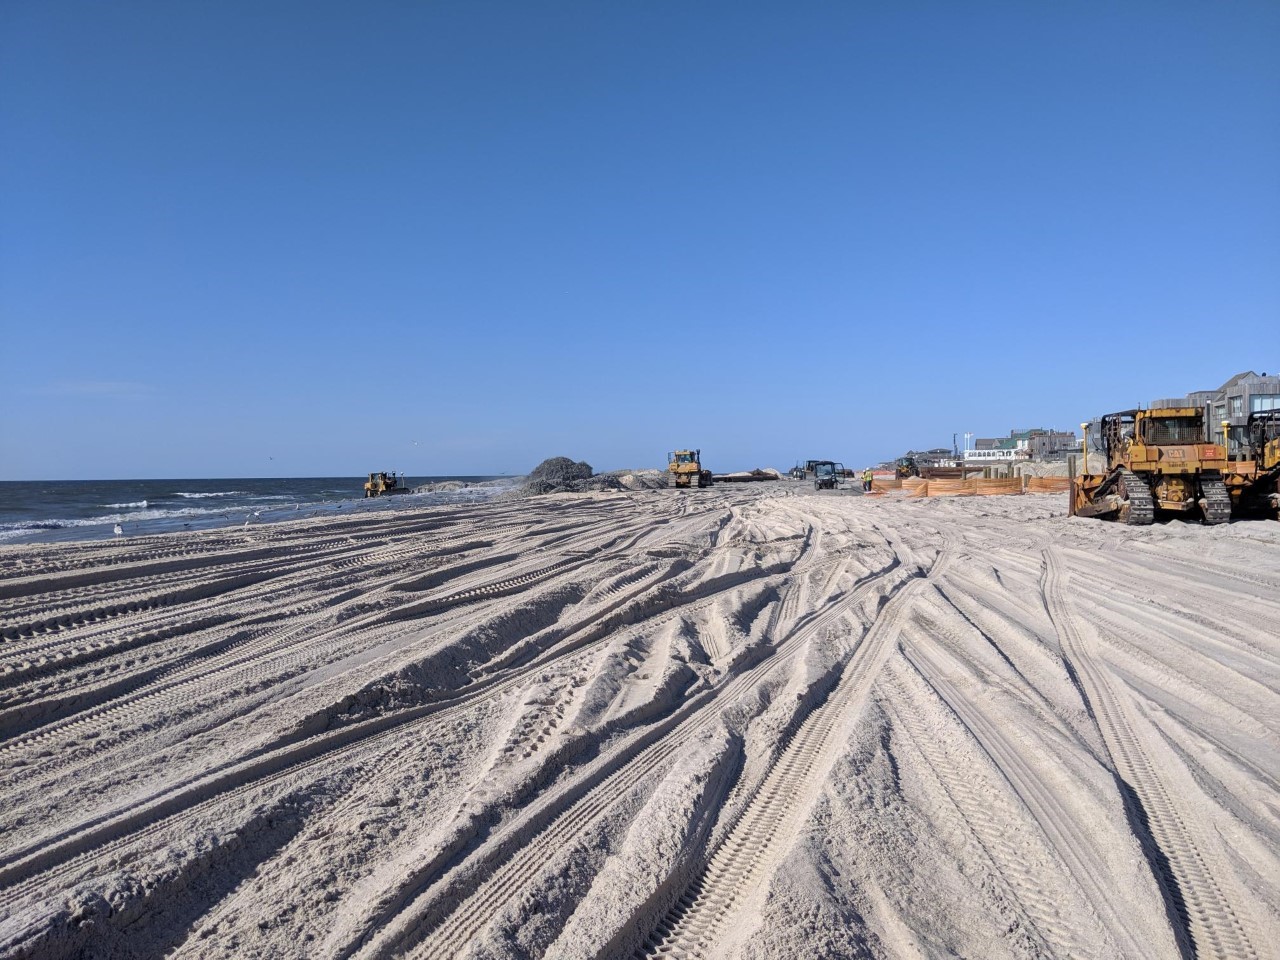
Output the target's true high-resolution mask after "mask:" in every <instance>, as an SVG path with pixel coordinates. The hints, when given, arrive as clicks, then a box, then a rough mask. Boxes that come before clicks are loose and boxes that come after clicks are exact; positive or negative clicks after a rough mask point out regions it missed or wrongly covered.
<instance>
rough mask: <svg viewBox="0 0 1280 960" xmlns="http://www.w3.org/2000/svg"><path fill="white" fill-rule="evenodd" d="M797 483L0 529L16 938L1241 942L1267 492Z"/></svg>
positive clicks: (1270, 632) (402, 945)
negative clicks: (990, 491)
mask: <svg viewBox="0 0 1280 960" xmlns="http://www.w3.org/2000/svg"><path fill="white" fill-rule="evenodd" d="M1064 513H1065V498H1064V497H1063V496H1062V495H1034V496H1025V497H1010V498H974V499H968V500H953V499H947V500H928V501H919V500H906V499H903V498H898V497H895V496H893V495H890V496H887V497H884V498H878V499H872V498H865V499H864V498H859V497H851V496H843V495H831V494H826V493H824V494H817V493H815V492H813V491H812V490H811V489H806V488H805V487H804V485H802V484H794V485H793V484H789V483H786V482H780V483H768V484H760V485H754V486H747V485H744V486H741V487H736V486H735V487H724V488H720V487H716V488H712V489H710V490H691V491H674V490H669V491H668V490H657V491H629V492H628V491H620V492H602V493H589V494H555V495H550V496H545V497H537V498H532V499H527V500H520V501H512V502H496V503H487V504H475V505H466V506H462V507H440V508H432V509H424V510H421V511H405V512H397V513H396V514H388V515H381V516H380V515H377V514H370V515H365V516H360V517H347V518H342V517H334V518H323V519H320V518H317V519H313V520H307V521H299V522H293V523H281V524H273V525H270V526H262V527H257V528H254V529H252V530H248V531H240V530H214V531H205V532H199V533H187V534H172V535H166V536H159V537H149V538H139V539H135V540H127V541H125V542H122V543H111V544H103V543H85V544H62V545H56V546H41V547H34V546H11V547H5V548H0V637H3V645H2V646H0V651H2V653H0V731H2V732H3V743H2V744H0V765H2V766H3V770H4V773H3V787H2V788H0V830H2V831H3V840H0V954H3V955H4V956H13V957H27V956H30V957H36V956H39V957H74V956H98V955H101V956H106V955H112V956H126V957H127V956H138V957H141V956H157V955H172V956H195V957H239V956H246V955H261V956H298V957H317V956H324V957H367V958H373V957H400V956H412V957H454V956H467V957H476V958H479V957H535V956H548V957H612V956H631V955H636V956H706V957H753V958H755V957H788V956H799V955H804V956H831V957H845V956H867V957H897V956H919V955H947V954H959V955H966V956H987V957H1004V956H1007V957H1025V956H1051V957H1082V956H1095V957H1113V956H1125V957H1152V958H1156V957H1178V956H1240V957H1250V956H1257V957H1261V956H1265V955H1266V950H1265V949H1264V945H1265V944H1269V943H1273V942H1276V939H1277V937H1280V929H1277V926H1278V925H1277V921H1276V917H1277V915H1278V914H1280V909H1278V906H1280V861H1278V859H1277V856H1276V854H1275V850H1276V849H1280V842H1278V841H1280V828H1277V826H1276V818H1275V811H1276V810H1277V809H1280V636H1278V631H1277V629H1276V627H1275V624H1276V623H1277V622H1280V620H1278V619H1277V614H1280V600H1277V599H1276V598H1277V597H1280V559H1278V558H1280V524H1269V523H1253V524H1232V525H1229V526H1225V527H1220V528H1201V527H1195V526H1187V525H1183V524H1180V523H1172V524H1168V525H1164V526H1157V527H1153V528H1147V529H1141V530H1138V529H1130V528H1125V527H1121V526H1116V525H1110V524H1103V523H1099V522H1096V521H1088V520H1079V519H1068V518H1066V517H1065V516H1064Z"/></svg>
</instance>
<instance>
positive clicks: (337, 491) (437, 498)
mask: <svg viewBox="0 0 1280 960" xmlns="http://www.w3.org/2000/svg"><path fill="white" fill-rule="evenodd" d="M365 479H366V478H365V477H355V478H352V477H300V478H296V479H287V480H285V479H245V478H240V479H234V480H51V481H18V480H10V481H0V544H7V543H32V542H38V543H48V542H53V541H62V540H99V539H110V538H112V537H114V536H116V533H115V527H116V525H117V524H118V525H119V526H120V528H121V534H122V535H123V536H126V537H133V536H144V535H147V534H153V533H165V532H168V531H171V530H205V529H209V528H212V527H226V526H241V525H244V524H249V525H253V524H258V523H270V522H272V521H279V520H297V519H300V518H302V517H308V516H314V515H317V514H321V513H337V512H339V511H345V512H352V511H366V510H397V509H401V510H402V509H406V508H413V507H424V506H433V505H436V504H447V503H470V502H474V501H476V500H481V499H488V498H491V497H493V496H495V495H497V494H499V493H502V492H503V491H505V490H509V489H511V488H512V487H514V486H515V485H516V484H517V483H518V482H519V479H520V478H511V477H506V478H495V477H418V478H409V479H408V481H407V485H408V486H409V487H410V488H412V487H415V486H418V485H421V484H426V483H439V482H441V481H446V480H462V481H469V482H483V483H484V485H483V486H479V487H469V488H467V489H464V490H458V491H441V492H435V493H421V494H404V495H399V496H393V497H375V498H372V499H369V500H365V499H364V481H365Z"/></svg>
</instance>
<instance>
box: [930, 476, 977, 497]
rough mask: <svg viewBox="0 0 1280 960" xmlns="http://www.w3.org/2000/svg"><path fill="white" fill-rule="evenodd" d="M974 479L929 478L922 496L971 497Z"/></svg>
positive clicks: (974, 486)
mask: <svg viewBox="0 0 1280 960" xmlns="http://www.w3.org/2000/svg"><path fill="white" fill-rule="evenodd" d="M976 485H977V481H976V480H930V481H929V482H928V485H927V487H926V490H925V493H924V494H922V496H926V497H972V496H973V494H974V492H975V490H976V489H977V486H976Z"/></svg>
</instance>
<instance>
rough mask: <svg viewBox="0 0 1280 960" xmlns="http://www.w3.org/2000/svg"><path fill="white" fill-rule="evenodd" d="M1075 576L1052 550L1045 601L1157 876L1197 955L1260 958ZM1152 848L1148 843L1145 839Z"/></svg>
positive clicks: (1046, 561) (1048, 553) (1048, 555)
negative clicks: (1137, 714) (1096, 641)
mask: <svg viewBox="0 0 1280 960" xmlns="http://www.w3.org/2000/svg"><path fill="white" fill-rule="evenodd" d="M1066 583H1067V575H1066V574H1065V573H1064V571H1063V565H1062V563H1061V561H1060V559H1059V557H1058V553H1057V550H1056V549H1053V548H1050V549H1047V550H1045V551H1044V581H1043V590H1044V597H1045V606H1046V608H1047V609H1048V610H1049V615H1050V617H1051V618H1052V619H1053V623H1054V626H1055V627H1056V628H1057V630H1058V638H1059V642H1060V643H1061V645H1062V652H1063V655H1064V656H1065V657H1068V658H1069V663H1070V665H1071V666H1072V668H1073V670H1072V672H1073V674H1074V675H1075V677H1076V678H1077V682H1078V683H1079V685H1080V687H1081V690H1082V692H1083V693H1084V694H1085V696H1086V698H1087V700H1088V702H1089V705H1090V706H1091V708H1092V710H1093V714H1094V716H1095V717H1096V718H1097V721H1098V727H1099V728H1100V730H1101V732H1102V738H1103V741H1104V742H1105V743H1106V746H1107V750H1108V752H1109V753H1110V754H1111V760H1112V767H1113V770H1114V772H1115V775H1116V779H1117V780H1119V781H1120V786H1121V793H1122V794H1123V796H1124V798H1125V804H1126V806H1128V807H1129V808H1130V811H1131V813H1132V815H1133V819H1134V820H1135V821H1136V822H1137V823H1138V824H1140V825H1141V828H1142V829H1143V830H1144V831H1146V832H1147V834H1148V837H1147V838H1144V839H1149V840H1150V841H1151V843H1152V844H1153V845H1154V847H1155V851H1154V858H1153V859H1154V861H1155V862H1154V864H1153V868H1154V872H1155V874H1156V880H1157V882H1158V883H1159V884H1160V886H1161V887H1162V888H1163V889H1164V892H1165V894H1166V895H1167V896H1168V898H1169V900H1170V903H1171V904H1172V906H1173V908H1174V911H1175V912H1176V915H1177V917H1178V919H1180V920H1181V921H1182V924H1181V929H1180V930H1179V931H1178V932H1179V933H1180V934H1182V935H1183V936H1185V938H1186V940H1187V944H1186V946H1188V947H1189V948H1190V952H1191V955H1192V956H1195V957H1241V958H1256V957H1257V956H1258V953H1257V951H1255V950H1254V948H1253V944H1252V942H1251V941H1250V938H1249V935H1248V932H1247V930H1246V926H1247V923H1248V920H1247V917H1242V916H1240V915H1238V914H1237V913H1236V911H1235V910H1234V909H1233V908H1232V901H1233V900H1235V901H1236V902H1239V900H1238V898H1234V897H1230V896H1228V895H1227V894H1226V893H1224V891H1223V889H1222V885H1221V884H1220V883H1219V881H1218V878H1217V876H1216V874H1217V873H1218V870H1217V869H1215V868H1216V867H1217V864H1215V863H1214V861H1213V858H1211V856H1210V854H1209V853H1208V847H1207V845H1206V844H1205V841H1204V839H1203V837H1202V836H1201V835H1200V830H1199V828H1198V826H1197V822H1196V818H1195V815H1194V813H1193V812H1192V811H1189V810H1185V809H1184V807H1183V806H1182V805H1180V804H1178V803H1177V802H1175V800H1174V797H1173V796H1172V794H1171V792H1170V790H1169V789H1167V788H1166V786H1165V784H1164V782H1163V780H1162V779H1161V777H1160V774H1159V773H1158V771H1157V768H1156V766H1155V765H1154V764H1153V763H1152V762H1151V760H1150V759H1149V758H1148V757H1147V755H1146V752H1145V751H1144V750H1143V746H1142V741H1141V739H1140V738H1139V737H1138V736H1137V735H1136V734H1135V733H1134V730H1133V727H1132V726H1131V725H1130V722H1129V720H1128V717H1127V715H1126V710H1125V707H1124V704H1123V702H1122V701H1121V700H1120V698H1119V697H1118V696H1117V695H1116V693H1115V691H1114V690H1113V689H1112V687H1111V684H1110V683H1109V682H1108V681H1107V677H1106V675H1105V674H1104V672H1103V670H1102V669H1101V668H1100V666H1099V665H1098V663H1097V662H1096V661H1095V660H1094V658H1093V655H1092V651H1091V649H1090V644H1089V643H1088V641H1087V640H1086V636H1087V634H1086V632H1085V631H1082V630H1081V629H1080V626H1079V622H1078V621H1077V619H1076V615H1075V613H1074V612H1073V611H1072V610H1071V606H1070V603H1069V601H1068V600H1067V597H1066ZM1144 846H1146V844H1144Z"/></svg>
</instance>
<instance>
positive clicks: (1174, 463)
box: [1069, 407, 1231, 526]
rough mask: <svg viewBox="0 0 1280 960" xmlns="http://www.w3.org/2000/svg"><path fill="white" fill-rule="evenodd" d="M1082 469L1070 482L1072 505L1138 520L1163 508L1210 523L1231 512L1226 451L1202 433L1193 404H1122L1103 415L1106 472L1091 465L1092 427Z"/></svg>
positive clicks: (1100, 441) (1079, 511) (1100, 442)
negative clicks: (1141, 406) (1158, 407)
mask: <svg viewBox="0 0 1280 960" xmlns="http://www.w3.org/2000/svg"><path fill="white" fill-rule="evenodd" d="M1084 428H1085V467H1084V472H1083V473H1082V474H1081V475H1080V476H1078V477H1076V478H1074V479H1073V480H1072V483H1071V502H1070V506H1069V512H1070V514H1071V515H1072V516H1077V517H1097V518H1099V519H1101V520H1115V521H1119V522H1120V523H1127V524H1132V525H1134V526H1139V525H1143V524H1149V523H1152V522H1153V521H1154V520H1155V519H1156V517H1157V516H1158V515H1161V514H1163V515H1166V516H1167V515H1175V516H1181V517H1183V518H1185V519H1197V520H1203V521H1204V522H1205V523H1225V522H1226V521H1227V520H1230V519H1231V497H1230V495H1229V494H1228V492H1227V487H1226V484H1225V483H1224V482H1223V474H1224V472H1225V471H1226V469H1227V452H1226V449H1225V448H1223V447H1222V446H1220V445H1218V444H1214V443H1207V442H1206V440H1205V429H1204V416H1203V413H1202V411H1200V410H1199V409H1197V408H1195V407H1171V408H1168V409H1163V410H1125V411H1122V412H1120V413H1110V414H1107V415H1106V416H1105V417H1103V418H1102V420H1101V424H1100V429H1099V433H1100V436H1098V437H1096V438H1095V440H1096V442H1097V446H1096V447H1095V450H1097V451H1098V452H1099V453H1100V454H1101V456H1102V458H1103V460H1104V461H1105V462H1104V463H1103V464H1102V466H1103V472H1101V473H1090V472H1089V427H1088V424H1085V425H1084Z"/></svg>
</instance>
